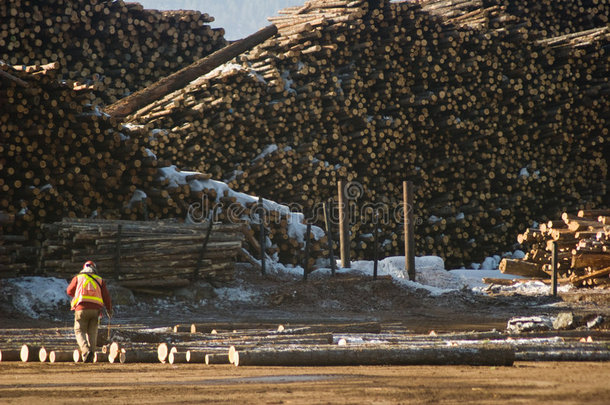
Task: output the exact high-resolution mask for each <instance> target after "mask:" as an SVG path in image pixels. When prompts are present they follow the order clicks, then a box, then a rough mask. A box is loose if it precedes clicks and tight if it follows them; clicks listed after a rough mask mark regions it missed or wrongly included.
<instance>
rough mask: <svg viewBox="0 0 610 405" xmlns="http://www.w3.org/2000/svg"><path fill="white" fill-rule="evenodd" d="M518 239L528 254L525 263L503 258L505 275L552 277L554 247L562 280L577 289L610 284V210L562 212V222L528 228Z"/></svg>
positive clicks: (559, 276)
mask: <svg viewBox="0 0 610 405" xmlns="http://www.w3.org/2000/svg"><path fill="white" fill-rule="evenodd" d="M517 240H518V242H519V243H520V244H523V245H524V246H527V247H529V251H528V252H527V254H526V255H525V257H524V258H523V259H522V260H513V259H503V260H502V262H501V263H500V270H501V271H502V272H503V273H508V274H517V275H521V276H529V277H539V276H541V275H542V276H543V277H544V276H546V277H547V278H548V277H550V276H551V274H552V252H553V245H555V247H556V250H557V272H558V278H559V279H560V280H564V281H565V282H571V283H572V284H573V285H575V286H603V287H608V286H609V285H610V210H580V211H578V214H577V215H573V214H569V213H563V215H562V219H561V220H551V221H548V222H546V223H542V224H540V226H539V227H537V228H528V229H527V230H526V231H525V232H523V233H521V234H519V236H518V238H517Z"/></svg>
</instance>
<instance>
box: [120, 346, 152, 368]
mask: <svg viewBox="0 0 610 405" xmlns="http://www.w3.org/2000/svg"><path fill="white" fill-rule="evenodd" d="M119 360H120V362H121V364H123V363H158V362H159V358H158V355H157V352H156V351H153V350H133V349H122V350H121V353H120V355H119Z"/></svg>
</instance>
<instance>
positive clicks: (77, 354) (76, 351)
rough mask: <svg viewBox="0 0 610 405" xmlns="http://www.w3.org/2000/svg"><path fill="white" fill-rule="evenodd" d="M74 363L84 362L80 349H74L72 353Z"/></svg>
mask: <svg viewBox="0 0 610 405" xmlns="http://www.w3.org/2000/svg"><path fill="white" fill-rule="evenodd" d="M72 361H73V362H75V363H82V362H83V356H81V352H80V350H79V349H74V351H73V352H72ZM111 363H112V361H111Z"/></svg>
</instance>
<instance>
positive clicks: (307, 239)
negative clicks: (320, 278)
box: [303, 221, 311, 280]
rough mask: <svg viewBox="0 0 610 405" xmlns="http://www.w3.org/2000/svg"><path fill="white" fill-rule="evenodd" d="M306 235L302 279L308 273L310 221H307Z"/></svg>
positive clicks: (305, 277) (304, 278) (305, 278)
mask: <svg viewBox="0 0 610 405" xmlns="http://www.w3.org/2000/svg"><path fill="white" fill-rule="evenodd" d="M306 232H307V235H305V262H304V263H303V280H307V275H308V274H309V245H310V237H309V234H310V233H311V222H309V221H307V231H306Z"/></svg>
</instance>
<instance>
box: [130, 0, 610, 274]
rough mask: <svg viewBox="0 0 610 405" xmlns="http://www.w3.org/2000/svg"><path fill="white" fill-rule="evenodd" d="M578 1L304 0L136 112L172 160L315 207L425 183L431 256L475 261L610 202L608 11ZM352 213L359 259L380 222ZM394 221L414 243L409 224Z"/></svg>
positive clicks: (421, 203)
mask: <svg viewBox="0 0 610 405" xmlns="http://www.w3.org/2000/svg"><path fill="white" fill-rule="evenodd" d="M504 3H510V4H504ZM576 3H577V2H571V1H567V0H565V1H559V2H556V1H552V2H551V1H545V2H542V3H540V2H503V1H499V0H498V1H497V2H493V1H492V2H482V1H479V0H464V1H458V2H456V1H449V0H424V1H418V2H388V1H375V2H372V1H369V2H366V1H359V0H356V1H349V0H337V1H320V0H311V1H307V2H306V3H305V4H304V6H302V7H290V8H287V9H285V10H282V11H281V12H280V15H279V16H277V17H272V18H270V21H272V22H273V23H274V24H275V25H276V26H277V28H278V31H279V34H278V35H276V36H275V37H274V38H272V39H270V40H268V41H266V42H265V43H263V44H261V45H259V46H258V47H256V48H254V49H253V50H252V51H251V52H249V53H247V54H245V55H242V56H240V57H238V58H237V59H236V60H235V61H234V62H235V63H234V64H227V65H226V66H224V67H223V69H218V70H216V71H214V72H212V73H211V74H209V75H207V76H206V77H203V78H201V79H200V80H197V81H196V82H193V83H191V84H190V85H189V86H187V87H185V88H184V89H182V90H180V91H177V92H175V93H173V94H171V95H169V96H167V97H165V98H163V99H161V100H159V101H158V102H156V103H153V104H151V105H149V106H147V107H145V108H143V109H141V110H140V111H139V112H136V113H135V114H133V115H132V116H131V117H130V118H129V119H130V121H132V122H134V123H138V124H143V125H147V126H148V128H156V129H157V132H155V133H156V134H159V133H162V136H150V130H149V131H145V135H143V136H142V138H143V139H144V138H146V139H148V140H149V142H148V146H149V148H150V149H151V150H153V151H154V152H155V153H156V154H157V155H158V156H159V157H162V158H164V159H168V160H171V161H172V162H174V163H176V164H177V165H178V166H181V167H188V168H190V169H193V170H198V171H200V172H206V173H211V174H212V175H213V176H214V177H215V178H221V179H226V180H230V185H231V186H232V187H233V188H237V189H240V190H244V191H246V190H247V191H248V192H251V193H256V194H260V195H265V196H272V197H273V198H274V199H275V200H277V201H282V202H286V203H288V202H290V203H296V204H300V205H301V206H302V207H303V208H304V209H307V208H316V207H318V206H319V205H320V203H321V202H323V201H326V200H327V199H328V198H329V197H333V196H334V195H335V193H336V184H337V181H338V180H340V179H343V180H348V181H357V182H359V183H360V184H361V185H362V187H361V188H362V191H363V192H362V195H361V196H360V198H359V200H358V201H357V203H359V204H365V203H366V204H375V205H383V206H384V207H386V208H387V209H388V211H389V212H394V210H395V208H396V207H397V206H398V205H399V203H398V202H399V201H400V196H401V185H402V182H403V180H405V179H409V180H412V181H413V182H414V184H415V186H416V192H415V199H416V206H415V207H414V208H415V215H416V216H417V217H419V218H421V221H420V222H418V223H417V224H416V233H417V235H418V238H417V240H416V242H417V251H418V253H419V254H424V253H425V254H437V255H440V256H442V257H444V258H445V260H446V263H447V265H448V266H456V265H463V264H465V265H469V264H470V263H471V262H475V261H480V260H482V259H483V258H484V257H485V256H486V255H492V254H497V253H498V252H501V251H507V250H509V249H512V248H513V244H514V241H513V240H512V237H511V236H510V235H514V234H515V233H516V232H517V231H518V230H519V229H522V228H524V227H527V226H528V225H529V224H531V223H533V221H534V220H537V219H540V218H545V215H550V216H551V217H553V216H556V215H559V213H561V212H563V211H565V210H578V209H585V208H588V209H590V208H595V207H599V206H600V204H602V203H603V201H605V197H606V196H607V184H606V178H607V173H608V162H607V156H609V155H610V153H609V151H608V148H609V144H608V142H607V138H608V119H607V117H608V105H610V103H609V102H608V95H609V94H610V84H609V83H608V80H607V78H608V75H609V72H608V66H609V64H608V53H607V48H608V44H609V40H610V33H609V30H608V27H607V26H606V23H604V21H607V11H608V10H607V6H604V5H603V4H597V3H596V2H593V1H586V2H584V3H585V4H584V5H582V6H580V5H576ZM581 3H582V2H581ZM558 4H559V5H558ZM589 6H590V7H589ZM555 7H561V8H562V9H564V10H566V13H567V15H570V16H571V17H568V18H564V16H563V15H562V16H561V17H558V13H556V12H553V13H547V12H546V11H545V10H551V9H552V10H555ZM532 10H534V11H535V12H532ZM360 206H361V205H360ZM314 212H320V211H319V210H316V211H314ZM318 220H319V221H320V222H319V223H321V218H320V217H318ZM352 222H353V223H352V235H354V238H353V241H352V251H353V252H354V255H355V256H356V257H359V258H362V257H370V256H371V252H370V245H371V244H370V243H369V244H367V243H362V241H361V240H359V239H358V237H359V235H365V234H370V233H371V232H372V230H373V229H374V225H373V224H372V223H371V221H363V220H360V219H359V218H353V220H352ZM381 228H382V231H383V234H384V235H383V237H382V241H383V240H385V242H383V244H382V245H383V247H384V249H385V254H396V253H400V252H401V251H402V243H401V239H402V236H401V235H400V229H401V228H402V227H401V225H400V223H399V221H394V220H390V221H387V222H386V223H383V224H381Z"/></svg>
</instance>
